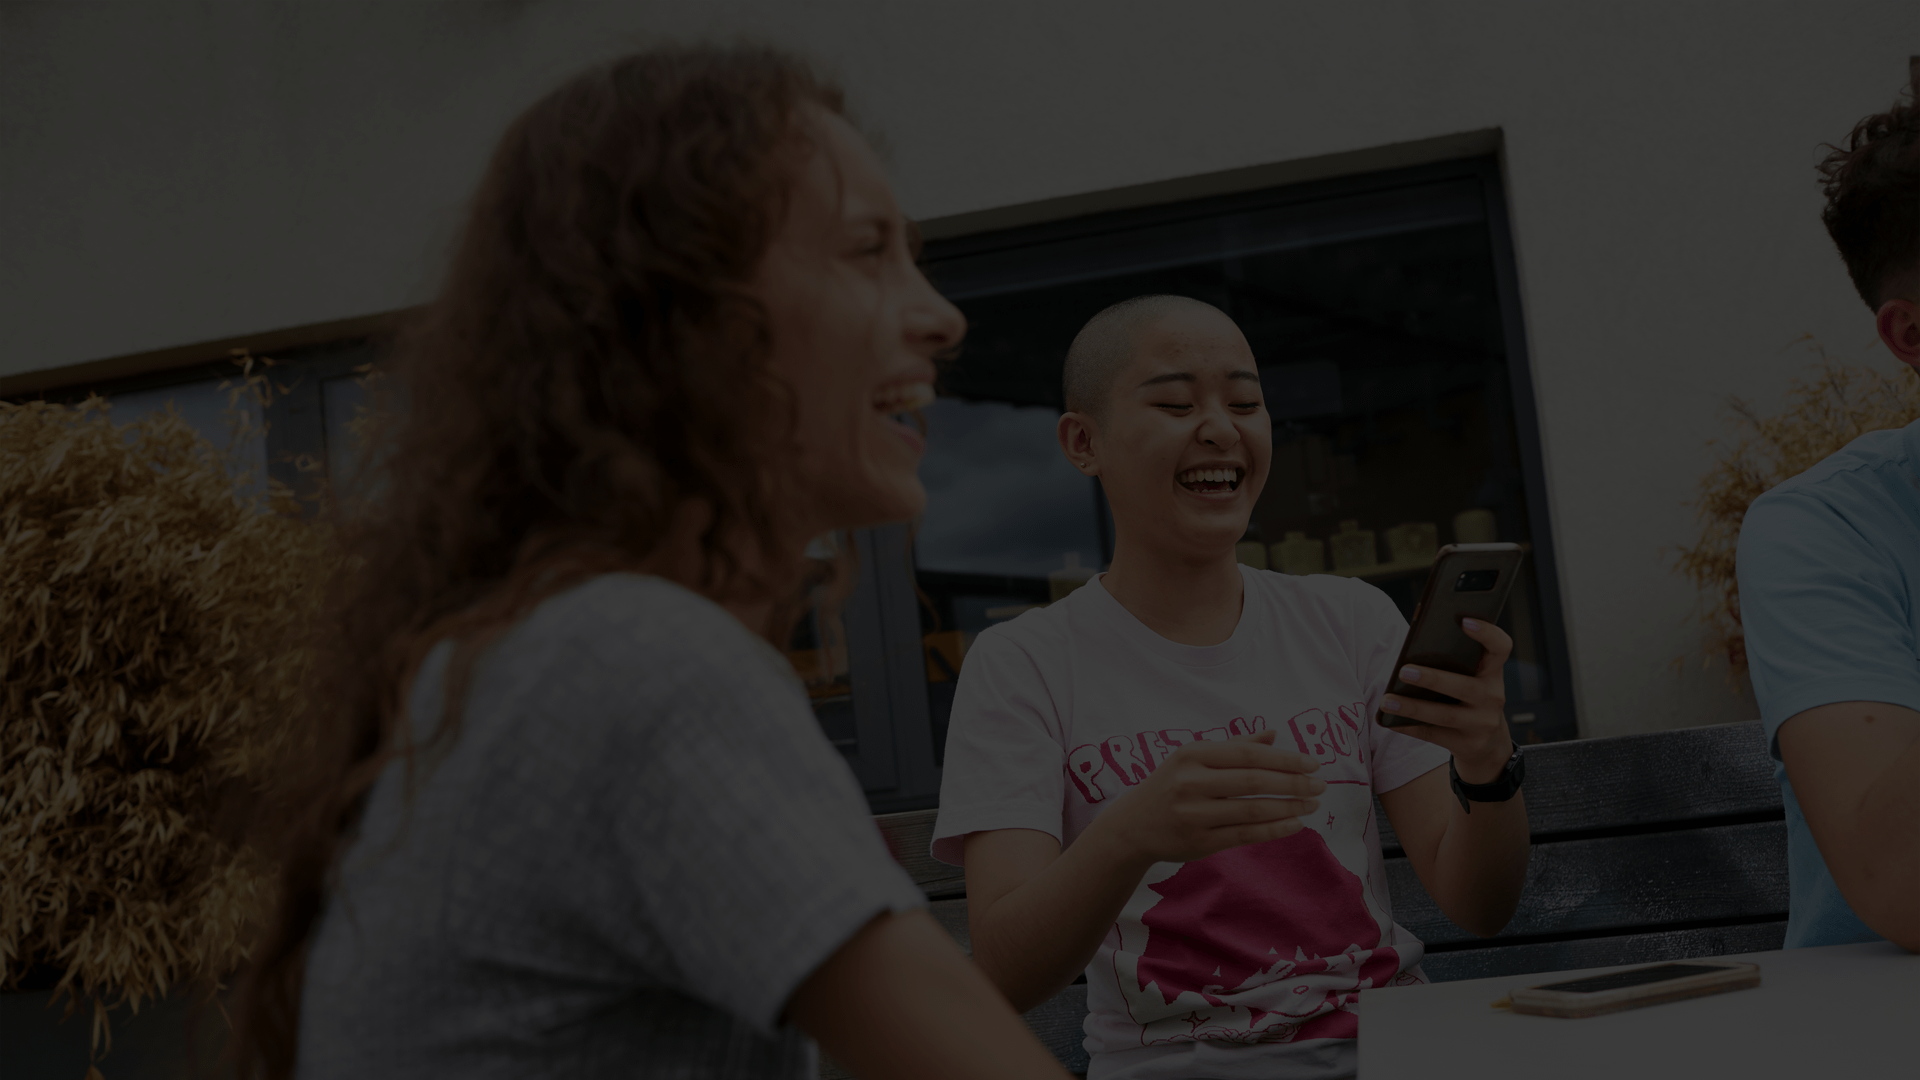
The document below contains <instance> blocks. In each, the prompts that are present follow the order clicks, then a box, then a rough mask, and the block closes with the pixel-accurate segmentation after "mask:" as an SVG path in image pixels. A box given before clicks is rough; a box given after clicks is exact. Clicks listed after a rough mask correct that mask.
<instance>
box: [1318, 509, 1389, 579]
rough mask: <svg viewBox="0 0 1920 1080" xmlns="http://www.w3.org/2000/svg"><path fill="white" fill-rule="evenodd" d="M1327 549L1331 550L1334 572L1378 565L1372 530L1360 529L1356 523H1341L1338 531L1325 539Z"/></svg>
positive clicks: (1376, 548) (1378, 558)
mask: <svg viewBox="0 0 1920 1080" xmlns="http://www.w3.org/2000/svg"><path fill="white" fill-rule="evenodd" d="M1327 547H1329V548H1331V549H1332V550H1333V568H1334V569H1335V570H1365V569H1366V568H1368V567H1370V566H1378V565H1380V549H1379V548H1378V547H1377V546H1376V545H1375V544H1374V539H1373V530H1372V529H1363V528H1361V527H1360V523H1359V522H1357V521H1343V522H1341V523H1340V531H1339V532H1337V533H1334V534H1333V535H1332V536H1329V537H1327Z"/></svg>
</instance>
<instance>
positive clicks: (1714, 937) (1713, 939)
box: [1420, 919, 1787, 982]
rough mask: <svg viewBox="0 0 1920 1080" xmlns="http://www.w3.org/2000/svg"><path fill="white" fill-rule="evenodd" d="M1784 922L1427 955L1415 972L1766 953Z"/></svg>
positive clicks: (1491, 972) (1501, 972)
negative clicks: (1418, 969) (1418, 970)
mask: <svg viewBox="0 0 1920 1080" xmlns="http://www.w3.org/2000/svg"><path fill="white" fill-rule="evenodd" d="M1786 937H1787V921H1786V920H1785V919H1778V920H1774V921H1770V922H1757V923H1739V924H1736V925H1733V926H1710V927H1697V928H1695V929H1692V930H1660V931H1655V932H1652V933H1646V934H1614V935H1609V936H1607V937H1588V938H1573V939H1570V940H1567V941H1533V942H1527V943H1525V944H1520V945H1504V946H1501V947H1500V948H1496V949H1456V950H1450V951H1444V952H1438V951H1437V952H1429V953H1427V956H1426V959H1424V960H1422V961H1421V962H1420V970H1422V971H1424V972H1426V974H1427V978H1428V979H1431V980H1432V981H1434V982H1453V981H1454V980H1456V979H1491V978H1495V977H1498V976H1505V975H1531V974H1533V973H1534V972H1537V971H1570V970H1572V969H1574V968H1591V967H1610V966H1612V965H1615V964H1652V963H1665V962H1669V961H1673V960H1697V959H1699V958H1701V957H1705V956H1728V955H1731V954H1733V953H1747V952H1768V951H1770V950H1773V949H1778V948H1780V947H1781V945H1782V944H1783V943H1784V942H1785V941H1786Z"/></svg>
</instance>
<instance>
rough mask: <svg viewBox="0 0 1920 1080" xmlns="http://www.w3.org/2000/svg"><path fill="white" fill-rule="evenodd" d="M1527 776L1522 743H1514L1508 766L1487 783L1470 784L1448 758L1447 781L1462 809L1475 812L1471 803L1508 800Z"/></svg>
mask: <svg viewBox="0 0 1920 1080" xmlns="http://www.w3.org/2000/svg"><path fill="white" fill-rule="evenodd" d="M1526 778H1527V759H1526V758H1525V757H1524V756H1523V755H1522V754H1521V753H1520V744H1519V743H1517V742H1516V743H1514V744H1513V754H1512V755H1511V756H1510V757H1508V758H1507V764H1506V767H1505V768H1503V769H1501V770H1500V775H1499V776H1496V777H1494V778H1493V780H1492V781H1491V782H1489V783H1485V784H1469V783H1467V782H1466V781H1464V780H1462V779H1460V772H1459V770H1457V769H1455V768H1454V766H1453V759H1452V758H1448V759H1447V781H1448V783H1449V785H1450V786H1451V787H1452V788H1453V794H1454V797H1455V798H1457V799H1459V800H1460V809H1462V810H1464V811H1466V812H1467V813H1469V814H1471V813H1473V807H1472V805H1471V803H1477V802H1506V801H1507V800H1508V799H1511V798H1513V796H1514V794H1515V793H1517V792H1518V791H1519V790H1520V784H1521V783H1522V782H1523V781H1525V780H1526Z"/></svg>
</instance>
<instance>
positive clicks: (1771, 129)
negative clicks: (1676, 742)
mask: <svg viewBox="0 0 1920 1080" xmlns="http://www.w3.org/2000/svg"><path fill="white" fill-rule="evenodd" d="M742 32H745V33H749V34H752V35H754V36H757V37H759V38H762V39H768V40H773V41H776V42H780V43H784V44H787V45H790V46H793V47H796V48H799V49H802V50H804V51H806V52H809V53H811V54H813V55H814V56H816V57H818V58H819V59H821V60H822V61H823V62H824V63H825V64H826V65H827V66H828V67H830V68H831V69H832V70H834V71H835V72H837V73H838V74H839V75H840V76H841V77H842V78H843V80H844V81H845V82H846V84H847V85H848V88H849V90H850V92H851V95H852V98H853V102H854V105H855V107H856V109H857V110H858V111H859V112H860V113H861V114H862V116H863V117H864V118H866V120H867V121H868V122H869V124H870V126H872V127H875V128H878V129H879V130H881V131H882V132H884V134H885V136H886V139H887V141H888V143H889V144H890V146H891V153H892V162H893V164H894V167H895V169H896V175H897V179H898V183H899V187H900V191H901V195H902V198H903V200H904V203H905V205H906V206H907V208H908V211H909V212H910V213H912V214H914V215H916V216H919V217H922V218H935V217H942V216H947V215H954V214H960V213H967V212H972V211H979V210H983V209H989V208H993V207H999V206H1006V205H1011V204H1019V203H1027V202H1032V201H1036V200H1042V199H1049V198H1057V197H1061V196H1071V195H1075V194H1079V193H1085V192H1092V191H1098V190H1103V189H1109V188H1115V187H1122V186H1127V185H1135V184H1142V183H1147V182H1151V181H1159V180H1166V179H1170V178H1176V177H1182V176H1190V175H1195V174H1202V173H1210V172H1215V171H1219V170H1225V169H1231V168H1237V167H1242V166H1248V165H1259V164H1267V163H1275V162H1285V161H1290V160H1295V159H1301V158H1312V157H1318V156H1323V155H1328V154H1333V153H1339V152H1344V151H1352V150H1357V149H1363V148H1367V147H1373V146H1380V145H1384V144H1388V143H1396V142H1403V141H1408V140H1417V139H1425V138H1431V137H1434V136H1439V135H1445V134H1449V133H1454V132H1463V131H1472V130H1478V129H1485V128H1494V127H1497V128H1500V129H1502V130H1503V131H1504V133H1505V139H1506V141H1505V147H1506V151H1505V152H1506V162H1507V171H1508V178H1509V182H1510V188H1509V192H1508V195H1509V205H1510V210H1511V214H1512V217H1513V222H1514V230H1515V242H1516V245H1517V247H1518V252H1517V254H1518V258H1519V265H1520V272H1521V278H1522V290H1523V303H1524V308H1525V313H1526V318H1527V329H1528V334H1529V339H1530V344H1531V348H1532V356H1533V363H1534V378H1535V385H1536V389H1537V397H1538V404H1539V409H1540V416H1541V423H1542V428H1543V435H1542V437H1543V441H1544V444H1545V445H1544V449H1545V454H1546V461H1547V468H1548V484H1549V490H1550V497H1551V503H1552V506H1551V510H1552V516H1553V522H1554V529H1555V540H1556V542H1557V544H1558V547H1559V553H1560V565H1561V581H1560V584H1561V589H1562V592H1563V596H1564V600H1565V604H1566V612H1567V617H1568V622H1569V626H1568V630H1569V633H1570V637H1571V645H1572V650H1573V657H1574V664H1575V669H1576V691H1577V694H1578V702H1579V707H1580V714H1581V717H1582V725H1583V731H1584V732H1585V733H1586V734H1589V735H1606V734H1619V733H1624V732H1629V731H1640V730H1648V729H1653V728H1660V727H1670V726H1682V725H1690V724H1699V723H1712V722H1720V721H1726V720H1735V719H1742V718H1745V717H1747V716H1749V715H1752V712H1753V709H1752V704H1751V697H1750V696H1749V697H1748V698H1746V699H1745V700H1741V699H1737V698H1735V697H1734V696H1733V695H1731V694H1730V693H1729V692H1728V691H1727V690H1726V689H1725V686H1724V684H1723V682H1722V674H1721V672H1720V671H1719V670H1711V671H1701V670H1699V669H1698V667H1697V665H1694V666H1689V667H1687V668H1686V669H1685V670H1680V671H1676V670H1674V668H1673V667H1672V661H1673V660H1674V659H1675V658H1677V657H1680V656H1683V655H1688V654H1696V653H1697V649H1698V644H1699V632H1698V630H1697V629H1696V628H1694V627H1690V626H1686V625H1683V624H1682V620H1683V618H1684V617H1685V616H1686V615H1687V614H1688V612H1689V611H1690V610H1691V609H1692V605H1693V597H1692V595H1691V593H1690V591H1689V590H1688V588H1687V587H1686V586H1685V585H1684V584H1683V583H1682V582H1681V581H1680V580H1679V579H1678V578H1676V577H1675V576H1674V575H1672V574H1671V572H1670V571H1669V569H1668V564H1667V563H1666V562H1665V561H1663V555H1662V551H1663V549H1666V548H1670V547H1671V546H1673V545H1675V544H1679V543H1685V542H1687V541H1688V540H1689V539H1690V538H1691V536H1692V518H1691V511H1690V510H1689V509H1687V508H1686V507H1685V506H1683V505H1682V504H1683V503H1684V501H1685V500H1687V499H1688V498H1689V497H1690V496H1691V494H1692V491H1693V486H1694V483H1695V480H1696V478H1697V477H1699V476H1700V475H1701V474H1702V473H1703V472H1704V471H1705V470H1706V468H1707V465H1708V462H1709V458H1708V456H1707V452H1706V450H1705V448H1704V443H1705V442H1706V440H1707V439H1709V438H1711V437H1713V436H1714V435H1716V434H1718V433H1719V432H1720V431H1721V420H1720V417H1721V414H1722V403H1723V402H1724V400H1725V399H1726V397H1727V396H1728V395H1729V394H1740V395H1743V396H1747V397H1755V398H1758V399H1760V401H1761V402H1762V403H1763V405H1764V404H1768V403H1771V402H1773V401H1777V400H1778V397H1779V394H1780V392H1781V390H1782V389H1783V388H1784V385H1785V381H1786V379H1787V378H1788V377H1789V376H1790V375H1792V374H1794V373H1796V372H1797V371H1798V370H1799V369H1800V368H1801V367H1802V366H1803V365H1804V363H1805V354H1804V353H1803V352H1801V351H1799V350H1798V349H1797V348H1795V347H1794V346H1793V344H1792V343H1793V342H1794V340H1795V339H1796V338H1798V337H1799V336H1800V335H1802V334H1808V333H1811V334H1813V335H1814V336H1816V337H1817V338H1819V339H1821V340H1823V341H1825V342H1826V343H1828V345H1829V346H1830V347H1831V348H1833V349H1834V350H1836V351H1839V352H1841V353H1842V354H1845V355H1849V356H1857V355H1859V352H1860V349H1861V348H1862V347H1863V346H1864V344H1865V343H1866V342H1867V341H1869V340H1870V339H1871V335H1872V329H1871V326H1870V324H1869V320H1868V316H1867V312H1866V309H1865V307H1864V306H1863V305H1862V304H1861V303H1860V302H1859V300H1858V299H1857V298H1856V297H1855V296H1854V295H1853V293H1852V290H1851V288H1850V287H1849V285H1848V283H1847V279H1846V275H1845V273H1844V271H1843V270H1842V268H1841V266H1840V263H1839V260H1838V259H1837V258H1836V257H1835V255H1834V254H1833V252H1832V250H1831V248H1830V246H1829V244H1828V242H1827V239H1826V237H1825V234H1824V233H1823V231H1822V230H1821V228H1820V225H1819V221H1818V212H1819V207H1820V198H1819V194H1818V191H1817V189H1816V187H1815V184H1814V175H1813V171H1812V165H1813V163H1814V162H1815V161H1816V160H1817V159H1818V158H1819V156H1820V153H1819V150H1818V149H1817V147H1818V145H1819V144H1820V143H1821V142H1823V141H1827V140H1834V139H1838V138H1840V137H1841V136H1843V135H1844V134H1845V133H1846V131H1847V129H1848V128H1849V127H1850V126H1851V124H1852V122H1853V121H1854V120H1855V119H1857V118H1858V117H1859V116H1861V115H1863V114H1865V113H1868V112H1874V111H1878V110H1880V109H1882V108H1884V107H1886V105H1887V104H1888V103H1889V102H1890V101H1891V100H1892V99H1893V98H1894V96H1895V94H1896V93H1897V92H1898V90H1899V89H1900V87H1901V85H1902V84H1903V83H1904V81H1905V77H1906V71H1907V57H1908V56H1909V55H1910V54H1913V53H1920V17H1917V16H1916V15H1915V12H1914V8H1913V6H1912V4H1911V0H1884V2H1871V3H1869V2H1856V3H1837V2H1834V0H1806V2H1800V3H1765V2H1760V0H1744V2H1740V3H1732V2H1727V3H1662V4H1635V3H1597V2H1596V3H1591V4H1581V5H1574V4H1555V3H1539V2H1537V0H1513V2H1480V3H1465V2H1457V0H1456V2H1450V3H1446V4H1436V3H1413V2H1403V3H1384V2H1375V3H1356V2H1347V3H1340V4H1328V3H1324V2H1316V3H1272V2H1261V3H1252V2H1249V3H1196V2H1191V0H1189V2H1182V3H1130V4H1129V3H1091V2H1089V3H1072V4H1069V3H989V2H971V3H959V2H955V3H940V4H935V3H914V2H894V3H883V2H858V3H855V2H841V3H818V2H813V3H808V2H795V0H769V2H759V3H746V2H733V3H692V2H685V3H682V4H677V5H668V4H658V3H653V4H648V3H624V4H582V3H565V2H558V0H546V2H540V0H520V2H486V3H481V2H468V3H434V4H425V3H381V4H350V3H328V4H318V3H310V4H286V3H266V2H257V3H244V4H242V3H224V4H184V3H158V2H148V3H132V4H100V3H89V4H68V3H37V4H20V3H13V4H6V5H0V376H5V375H8V374H17V373H21V372H27V371H34V370H38V369H45V368H57V367H63V366H67V365H73V364H78V363H82V362H87V361H93V360H98V359H100V358H103V357H112V356H116V355H121V354H128V353H137V352H145V351H150V350H156V349H161V348H166V347H171V346H178V345H183V344H188V343H192V342H197V341H206V340H213V339H220V338H229V337H234V336H239V335H245V334H249V333H254V332H264V331H270V330H276V329H281V328H285V327H290V326H297V325H303V324H308V323H316V322H323V321H329V320H335V319H342V318H350V317H354V316H360V315H365V314H369V313H372V312H378V311H384V310H390V309H393V308H397V307H401V306H404V305H406V304H409V303H413V302H416V301H418V300H420V299H422V298H423V297H424V296H425V295H426V294H427V292H428V291H429V290H430V288H431V282H432V277H433V268H434V267H435V266H436V264H437V261H438V257H439V255H440V252H441V250H442V248H443V246H444V244H445V243H446V240H447V237H448V235H449V232H450V229H451V223H452V221H453V220H454V215H455V211H456V208H457V206H458V203H459V201H460V200H461V198H462V197H463V196H464V195H465V193H466V192H467V190H468V188H469V186H470V184H471V183H472V181H473V180H474V178H475V177H476V175H477V173H478V170H479V167H480V163H481V161H482V159H483V158H484V156H485V154H486V152H487V150H488V148H489V145H490V142H491V140H492V139H493V138H494V137H495V135H496V134H497V133H498V131H499V129H500V128H501V127H502V125H503V124H504V123H505V122H506V120H507V119H508V117H509V116H510V115H511V114H512V113H513V112H514V111H515V110H516V109H517V108H519V107H520V106H522V105H523V104H525V103H526V102H527V101H529V100H530V99H531V98H532V97H533V96H534V95H535V94H536V93H538V92H539V91H540V90H541V89H542V88H544V87H546V86H548V85H551V84H552V83H553V82H555V81H556V80H558V79H559V78H561V77H563V76H565V75H566V74H567V73H569V72H570V71H572V70H574V69H575V68H577V67H579V66H581V65H583V64H585V63H587V62H590V61H592V60H594V59H598V58H600V57H603V56H606V55H608V54H611V53H613V52H615V51H618V50H621V49H623V48H625V47H629V46H631V45H634V44H638V43H643V42H644V41H646V40H649V38H650V37H652V36H656V35H665V36H680V37H685V36H694V35H719V36H723V37H725V36H732V35H735V34H738V33H742ZM1883 362H1884V360H1883Z"/></svg>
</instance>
